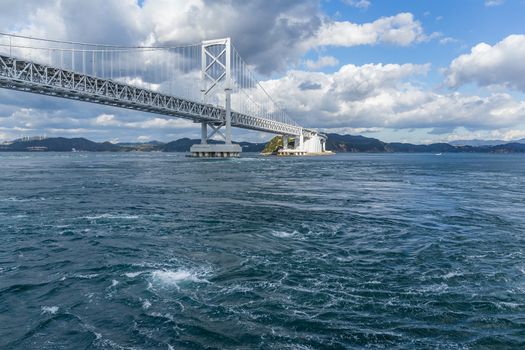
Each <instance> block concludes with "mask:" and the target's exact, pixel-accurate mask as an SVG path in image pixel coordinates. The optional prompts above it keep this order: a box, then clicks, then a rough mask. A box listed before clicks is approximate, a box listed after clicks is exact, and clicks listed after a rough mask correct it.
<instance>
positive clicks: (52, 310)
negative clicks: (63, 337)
mask: <svg viewBox="0 0 525 350" xmlns="http://www.w3.org/2000/svg"><path fill="white" fill-rule="evenodd" d="M41 309H42V314H49V315H54V314H56V313H57V312H58V306H42V308H41Z"/></svg>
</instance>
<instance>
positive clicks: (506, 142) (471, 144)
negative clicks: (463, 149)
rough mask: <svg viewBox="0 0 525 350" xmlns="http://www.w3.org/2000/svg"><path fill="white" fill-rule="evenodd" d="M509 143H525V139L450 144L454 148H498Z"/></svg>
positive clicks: (462, 141)
mask: <svg viewBox="0 0 525 350" xmlns="http://www.w3.org/2000/svg"><path fill="white" fill-rule="evenodd" d="M508 143H525V139H519V140H514V141H503V140H477V139H474V140H457V141H451V142H450V144H451V145H452V146H474V147H480V146H497V145H505V144H508Z"/></svg>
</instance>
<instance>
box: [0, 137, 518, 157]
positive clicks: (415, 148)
mask: <svg viewBox="0 0 525 350" xmlns="http://www.w3.org/2000/svg"><path fill="white" fill-rule="evenodd" d="M327 136H328V139H327V141H326V149H327V150H329V151H334V152H337V153H343V152H371V153H395V152H397V153H445V152H446V153H459V152H470V153H474V152H476V153H525V140H523V141H524V142H523V143H520V142H513V143H506V144H499V145H481V146H469V145H467V146H457V145H451V144H448V143H434V144H430V145H414V144H410V143H400V142H390V143H387V142H383V141H381V140H378V139H375V138H370V137H364V136H354V135H339V134H328V135H327ZM272 140H274V141H275V140H276V138H273V139H272ZM208 142H209V143H210V144H216V143H220V142H218V141H214V140H210V141H208ZM198 143H200V140H197V139H189V138H183V139H179V140H175V141H171V142H168V143H162V142H158V141H152V142H146V143H133V142H131V143H119V144H112V143H110V142H101V143H99V142H93V141H90V140H87V139H85V138H72V139H68V138H64V137H56V138H37V139H20V140H15V141H12V142H8V143H3V144H0V152H1V151H4V152H35V151H41V152H45V151H49V152H71V151H72V150H76V151H88V152H131V151H134V152H188V151H189V150H190V147H191V146H193V145H195V144H198ZM238 144H239V145H241V147H242V149H243V151H244V152H262V151H263V149H264V147H265V146H266V143H253V142H238Z"/></svg>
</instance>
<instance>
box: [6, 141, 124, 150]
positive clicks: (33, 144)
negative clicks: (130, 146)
mask: <svg viewBox="0 0 525 350" xmlns="http://www.w3.org/2000/svg"><path fill="white" fill-rule="evenodd" d="M73 149H75V150H77V151H89V152H117V151H120V149H121V148H120V147H119V146H117V145H114V144H112V143H110V142H102V143H98V142H93V141H90V140H87V139H85V138H73V139H67V138H64V137H53V138H47V139H41V140H29V141H23V140H16V141H14V142H13V143H11V144H8V145H1V146H0V151H10V152H28V151H53V152H71V151H72V150H73Z"/></svg>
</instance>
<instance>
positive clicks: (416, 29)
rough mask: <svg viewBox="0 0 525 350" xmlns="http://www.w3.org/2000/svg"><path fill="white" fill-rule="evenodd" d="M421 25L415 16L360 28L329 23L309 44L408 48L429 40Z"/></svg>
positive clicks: (342, 22)
mask: <svg viewBox="0 0 525 350" xmlns="http://www.w3.org/2000/svg"><path fill="white" fill-rule="evenodd" d="M430 38H431V36H428V35H426V34H425V32H424V29H423V26H422V25H421V22H419V21H417V20H415V19H414V15H412V14H411V13H400V14H397V15H395V16H391V17H383V18H380V19H378V20H376V21H374V22H371V23H365V24H356V23H353V22H348V21H341V22H326V23H324V24H323V26H322V27H321V28H320V29H319V31H318V32H317V34H316V36H315V37H314V38H313V39H312V40H311V41H310V42H309V45H310V46H312V47H316V46H345V47H350V46H358V45H375V44H378V43H385V44H392V45H399V46H408V45H410V44H412V43H416V42H421V41H425V40H429V39H430Z"/></svg>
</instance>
